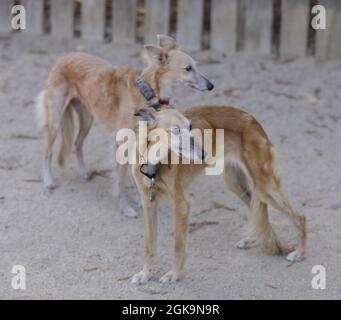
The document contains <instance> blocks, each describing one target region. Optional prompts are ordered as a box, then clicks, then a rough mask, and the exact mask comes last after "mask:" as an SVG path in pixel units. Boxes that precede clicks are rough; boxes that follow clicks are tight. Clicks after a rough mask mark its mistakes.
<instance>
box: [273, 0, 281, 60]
mask: <svg viewBox="0 0 341 320" xmlns="http://www.w3.org/2000/svg"><path fill="white" fill-rule="evenodd" d="M280 34H281V0H274V6H273V21H272V40H271V43H272V46H271V52H272V53H273V55H274V56H275V57H278V56H279V42H280Z"/></svg>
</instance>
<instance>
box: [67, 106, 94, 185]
mask: <svg viewBox="0 0 341 320" xmlns="http://www.w3.org/2000/svg"><path fill="white" fill-rule="evenodd" d="M71 105H72V107H73V108H74V109H75V111H76V112H77V114H78V118H79V132H78V136H77V139H76V142H75V146H76V154H77V161H78V168H79V174H80V176H81V177H82V178H83V179H85V180H88V179H89V178H90V177H91V172H90V171H88V170H87V169H86V166H85V163H84V154H83V144H84V140H85V139H86V137H87V135H88V133H89V131H90V129H91V126H92V123H93V116H92V115H91V113H90V112H89V111H88V109H87V108H86V107H85V106H84V105H83V104H82V103H81V102H80V101H79V100H76V101H75V100H74V101H72V102H71Z"/></svg>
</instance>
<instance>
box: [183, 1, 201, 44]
mask: <svg viewBox="0 0 341 320" xmlns="http://www.w3.org/2000/svg"><path fill="white" fill-rule="evenodd" d="M203 8H204V3H203V0H178V27H177V40H178V42H179V44H180V45H181V46H183V47H184V48H187V49H189V50H200V49H201V36H202V31H203Z"/></svg>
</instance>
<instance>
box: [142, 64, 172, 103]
mask: <svg viewBox="0 0 341 320" xmlns="http://www.w3.org/2000/svg"><path fill="white" fill-rule="evenodd" d="M136 84H137V87H138V89H139V91H140V93H141V94H142V96H144V98H145V100H146V101H147V102H148V104H149V101H150V104H149V106H153V105H159V106H160V105H161V106H162V105H166V106H168V105H169V102H170V96H171V92H170V89H169V88H168V86H166V85H165V84H164V83H163V82H162V74H161V72H160V70H159V69H158V68H148V69H146V70H144V72H142V74H141V75H139V76H138V77H137V79H136Z"/></svg>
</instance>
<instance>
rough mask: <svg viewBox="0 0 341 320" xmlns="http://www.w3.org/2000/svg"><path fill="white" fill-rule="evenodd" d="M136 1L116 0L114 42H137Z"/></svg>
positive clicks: (114, 4)
mask: <svg viewBox="0 0 341 320" xmlns="http://www.w3.org/2000/svg"><path fill="white" fill-rule="evenodd" d="M136 6H137V2H136V0H114V2H113V14H112V16H113V31H112V34H113V41H114V42H117V43H134V42H135V40H136V10H137V8H136ZM154 42H155V39H154Z"/></svg>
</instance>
